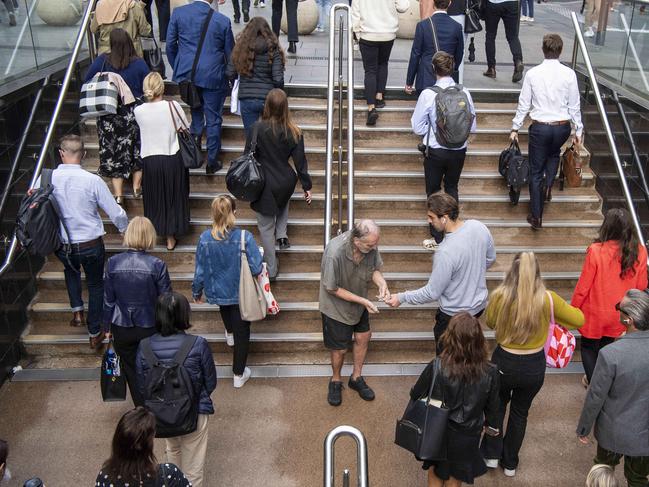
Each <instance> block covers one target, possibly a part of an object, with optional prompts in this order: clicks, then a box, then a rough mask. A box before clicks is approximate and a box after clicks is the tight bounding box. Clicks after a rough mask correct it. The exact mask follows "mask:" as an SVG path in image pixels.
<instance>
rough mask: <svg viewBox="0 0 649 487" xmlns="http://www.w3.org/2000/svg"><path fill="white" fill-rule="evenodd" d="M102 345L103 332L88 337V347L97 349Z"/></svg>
mask: <svg viewBox="0 0 649 487" xmlns="http://www.w3.org/2000/svg"><path fill="white" fill-rule="evenodd" d="M103 345H104V334H103V333H100V334H99V335H97V336H96V337H90V348H92V349H93V350H99V349H100V348H101V347H103Z"/></svg>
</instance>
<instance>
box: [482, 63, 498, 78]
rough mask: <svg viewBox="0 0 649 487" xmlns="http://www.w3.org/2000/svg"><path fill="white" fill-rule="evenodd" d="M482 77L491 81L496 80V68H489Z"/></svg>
mask: <svg viewBox="0 0 649 487" xmlns="http://www.w3.org/2000/svg"><path fill="white" fill-rule="evenodd" d="M482 75H483V76H486V77H487V78H491V79H496V68H495V66H489V67H488V68H487V70H486V71H485V72H484V73H482Z"/></svg>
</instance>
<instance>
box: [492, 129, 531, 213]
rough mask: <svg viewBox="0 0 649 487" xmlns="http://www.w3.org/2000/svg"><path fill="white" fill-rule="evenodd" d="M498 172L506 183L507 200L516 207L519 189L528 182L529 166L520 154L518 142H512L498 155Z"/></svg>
mask: <svg viewBox="0 0 649 487" xmlns="http://www.w3.org/2000/svg"><path fill="white" fill-rule="evenodd" d="M498 172H499V173H500V175H501V176H502V177H504V178H505V181H507V186H508V187H509V200H510V201H511V203H512V204H513V205H517V204H518V199H519V197H520V194H521V188H522V187H523V186H524V185H526V184H527V183H528V182H529V180H530V164H529V161H528V160H527V158H525V157H523V155H522V154H521V150H520V148H519V146H518V142H516V141H512V143H511V144H510V145H509V147H508V148H507V149H505V150H504V151H502V152H501V153H500V159H499V161H498Z"/></svg>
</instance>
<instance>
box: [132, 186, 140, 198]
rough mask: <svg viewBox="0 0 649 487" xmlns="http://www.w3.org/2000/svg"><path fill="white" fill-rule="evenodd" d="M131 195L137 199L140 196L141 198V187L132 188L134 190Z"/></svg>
mask: <svg viewBox="0 0 649 487" xmlns="http://www.w3.org/2000/svg"><path fill="white" fill-rule="evenodd" d="M133 197H134V198H135V199H138V200H139V199H140V198H142V188H140V189H134V190H133Z"/></svg>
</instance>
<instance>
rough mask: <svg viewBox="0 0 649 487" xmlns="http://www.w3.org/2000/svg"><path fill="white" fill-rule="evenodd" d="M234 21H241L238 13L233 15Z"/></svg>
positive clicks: (237, 22)
mask: <svg viewBox="0 0 649 487" xmlns="http://www.w3.org/2000/svg"><path fill="white" fill-rule="evenodd" d="M234 23H235V24H240V23H241V17H239V16H238V15H235V16H234Z"/></svg>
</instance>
